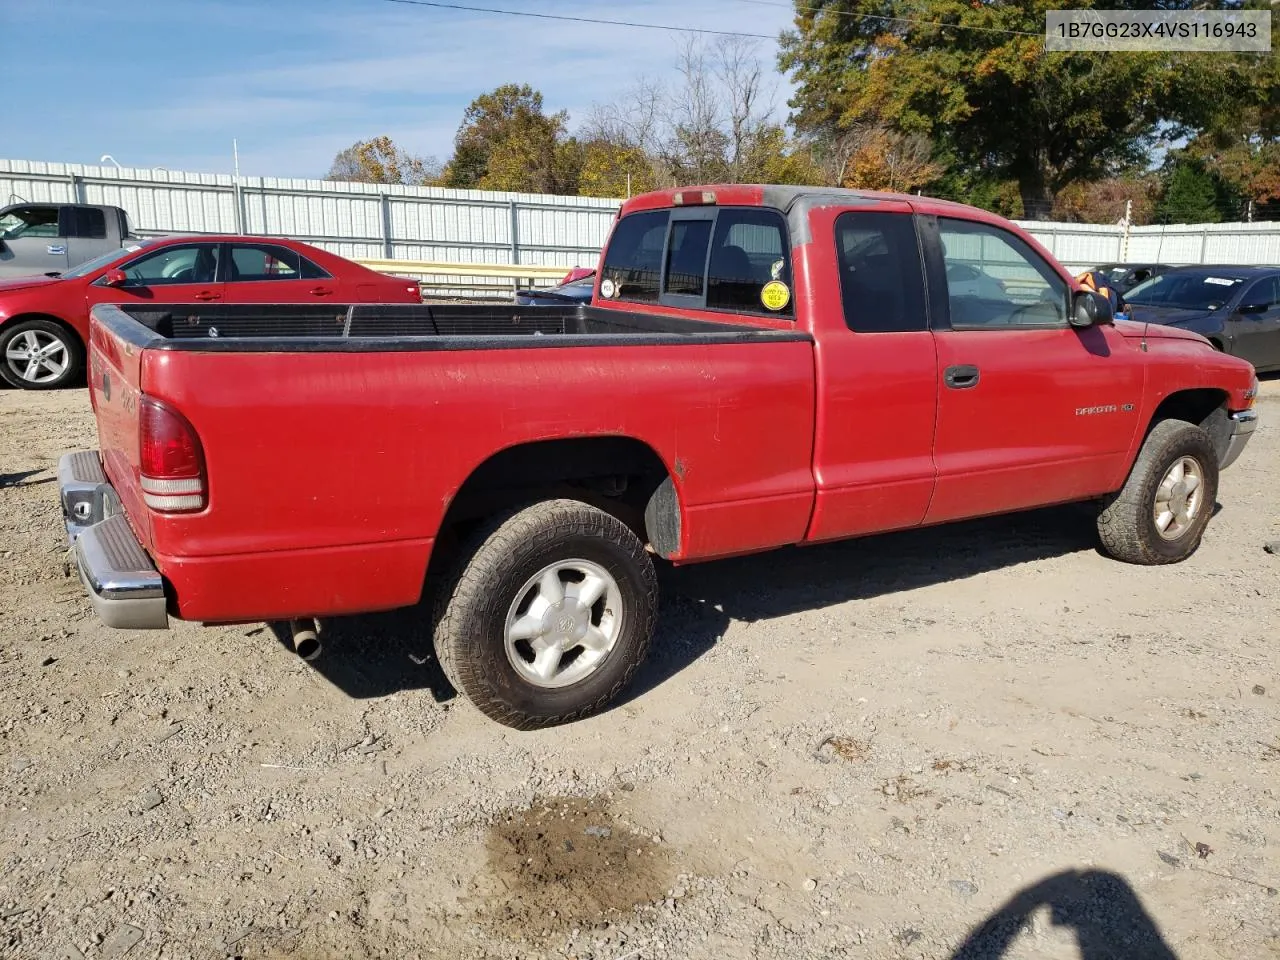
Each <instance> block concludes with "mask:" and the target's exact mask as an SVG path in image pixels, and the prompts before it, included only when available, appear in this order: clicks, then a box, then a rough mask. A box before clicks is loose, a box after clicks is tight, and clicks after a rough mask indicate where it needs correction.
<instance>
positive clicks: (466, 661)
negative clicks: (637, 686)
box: [434, 500, 658, 730]
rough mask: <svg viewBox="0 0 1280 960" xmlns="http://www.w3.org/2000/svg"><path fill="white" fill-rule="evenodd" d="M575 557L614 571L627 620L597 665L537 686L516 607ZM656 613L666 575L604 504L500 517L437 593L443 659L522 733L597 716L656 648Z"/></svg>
mask: <svg viewBox="0 0 1280 960" xmlns="http://www.w3.org/2000/svg"><path fill="white" fill-rule="evenodd" d="M571 558H572V559H580V560H585V561H588V562H590V563H594V564H596V565H598V566H599V567H600V568H603V569H604V570H605V571H606V572H607V573H608V574H609V575H610V576H611V577H612V578H613V580H614V583H615V584H616V586H617V588H618V596H619V597H620V599H621V607H622V612H621V625H620V626H619V627H618V634H617V639H616V640H615V642H614V644H613V646H612V648H611V649H610V650H609V651H608V652H607V653H605V654H604V656H603V658H602V659H601V660H600V662H599V663H598V664H597V665H596V666H595V667H594V669H593V671H592V672H590V673H588V674H586V675H585V676H584V677H583V678H582V679H581V680H578V681H576V682H573V683H570V684H569V685H567V686H562V687H544V686H538V685H535V684H534V683H531V682H530V681H529V680H528V679H526V678H525V677H523V676H521V674H520V673H519V672H517V670H516V669H515V667H514V666H513V664H512V662H511V659H510V658H509V656H508V653H507V646H506V623H507V614H508V611H510V610H511V609H512V605H513V604H515V603H516V602H517V600H518V599H520V595H522V594H524V590H522V587H525V585H526V584H528V583H529V581H530V579H531V578H532V577H534V576H536V575H537V574H538V573H539V572H540V571H542V570H544V569H545V568H546V567H547V566H548V565H550V564H554V563H556V562H558V561H561V560H565V561H567V560H569V559H571ZM600 603H601V604H603V601H600ZM657 611H658V579H657V575H656V573H655V572H654V569H653V561H652V559H651V558H650V557H649V554H648V553H646V552H645V549H644V545H643V544H642V543H641V542H640V540H639V538H638V537H637V536H636V535H635V534H634V533H633V532H632V531H631V530H630V529H629V528H628V527H627V526H626V525H625V524H623V523H622V522H620V521H619V520H618V519H617V518H616V517H614V516H612V515H611V514H608V513H606V512H604V511H603V510H600V509H598V508H596V507H593V506H590V505H588V504H585V503H582V502H580V501H577V500H547V501H544V502H541V503H535V504H532V505H531V506H527V507H524V508H521V509H518V510H514V511H512V512H510V513H507V514H504V515H502V516H500V517H498V518H495V519H494V520H493V521H491V522H490V523H488V524H487V525H485V526H484V527H483V528H482V529H481V530H480V531H478V532H477V534H476V535H475V536H474V537H473V538H472V540H471V542H470V544H469V549H466V550H464V551H463V559H462V561H461V562H460V565H459V567H458V568H457V570H456V572H455V574H454V576H453V577H451V578H449V579H448V580H446V582H445V583H444V584H442V589H441V590H440V591H439V594H438V597H437V600H436V611H435V618H434V619H435V649H436V657H437V658H438V659H439V661H440V667H441V669H442V670H443V671H444V674H445V676H446V677H448V678H449V682H450V683H452V684H453V685H454V687H455V688H457V690H458V691H459V692H461V693H463V694H465V695H466V697H467V698H468V699H469V700H470V701H471V702H472V703H474V704H475V705H476V707H477V708H479V710H480V711H481V712H482V713H484V714H485V715H486V716H488V717H490V718H492V719H493V720H496V721H498V723H501V724H504V725H506V726H508V727H514V728H516V729H517V730H533V729H537V728H539V727H548V726H554V725H556V724H561V723H567V722H569V721H572V720H578V719H581V718H582V717H586V716H588V715H590V714H593V713H596V712H597V711H599V710H600V709H602V708H603V707H604V706H605V705H606V704H608V703H609V702H610V701H612V700H613V699H614V698H615V697H617V696H618V694H619V693H621V692H622V690H623V689H624V688H625V687H626V685H627V684H628V683H629V682H630V681H631V678H632V676H634V674H635V672H636V670H637V668H638V667H639V666H640V664H641V663H642V662H643V661H644V658H645V655H646V654H647V653H648V650H649V642H650V639H651V638H652V636H653V629H654V624H655V622H656V619H657Z"/></svg>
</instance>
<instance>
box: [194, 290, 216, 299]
mask: <svg viewBox="0 0 1280 960" xmlns="http://www.w3.org/2000/svg"><path fill="white" fill-rule="evenodd" d="M196 299H197V300H221V299H222V294H220V293H215V292H214V291H213V290H201V291H200V292H199V293H197V294H196Z"/></svg>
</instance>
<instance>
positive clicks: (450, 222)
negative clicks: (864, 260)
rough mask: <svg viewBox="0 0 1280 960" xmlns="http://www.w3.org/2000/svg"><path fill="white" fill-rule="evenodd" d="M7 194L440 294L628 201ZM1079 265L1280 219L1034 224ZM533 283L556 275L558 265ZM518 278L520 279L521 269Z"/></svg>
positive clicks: (83, 181) (390, 189) (1204, 245)
mask: <svg viewBox="0 0 1280 960" xmlns="http://www.w3.org/2000/svg"><path fill="white" fill-rule="evenodd" d="M0 200H3V202H5V203H10V202H15V201H16V200H32V201H37V200H43V201H56V202H63V203H66V202H80V203H110V204H115V205H117V206H120V207H123V208H124V209H125V210H127V211H128V212H129V217H130V219H131V220H132V222H133V224H134V227H135V228H136V229H137V231H138V232H139V233H144V234H146V233H173V232H184V233H251V234H268V235H281V236H290V237H296V238H297V239H299V240H305V241H307V242H310V243H314V244H316V245H317V246H320V247H324V248H325V249H328V250H332V251H334V252H335V253H338V254H341V255H343V256H346V257H351V258H353V259H362V260H416V261H431V262H448V263H457V264H459V265H460V266H459V269H458V271H457V272H452V271H451V272H448V273H438V274H431V275H424V276H423V280H424V281H425V283H426V285H427V286H428V287H429V288H431V290H432V292H435V293H445V294H455V295H460V294H466V293H477V292H478V293H490V294H497V293H501V292H503V291H507V292H509V291H510V290H511V286H512V282H513V278H511V277H506V276H482V275H475V274H468V273H467V272H466V271H467V269H469V268H472V267H473V265H476V264H489V265H514V264H522V265H528V266H540V267H546V266H557V267H564V268H566V269H567V268H569V267H573V266H594V265H595V262H596V260H597V258H598V256H599V252H600V248H601V246H602V245H603V243H604V241H605V238H606V237H607V235H608V232H609V228H610V226H611V224H612V222H613V218H614V215H615V214H616V212H617V209H618V204H619V201H617V200H601V199H595V198H590V197H558V196H548V195H542V194H526V193H489V192H483V191H478V190H449V189H445V188H442V187H405V186H397V185H390V184H368V183H340V182H334V181H329V180H287V179H277V178H274V177H240V178H238V179H237V178H235V177H232V176H230V175H228V174H201V173H185V172H181V171H174V170H142V169H128V168H123V169H118V168H115V167H94V166H83V165H81V164H72V163H42V162H36V161H24V160H0ZM1021 225H1022V226H1023V227H1024V228H1025V229H1027V230H1028V231H1029V232H1030V233H1031V234H1032V235H1034V236H1035V237H1036V238H1037V239H1039V240H1040V242H1041V243H1043V244H1044V245H1045V246H1046V247H1048V249H1049V250H1050V251H1051V252H1052V253H1053V254H1054V255H1055V256H1056V257H1057V258H1058V259H1059V260H1060V261H1062V263H1063V264H1065V265H1066V266H1067V267H1068V268H1070V269H1072V270H1078V269H1083V268H1085V267H1088V266H1092V265H1094V264H1098V263H1109V262H1125V261H1128V262H1155V263H1168V264H1175V265H1176V264H1184V263H1253V264H1280V223H1275V222H1272V223H1222V224H1194V225H1187V224H1174V225H1170V226H1146V227H1131V228H1126V227H1124V226H1122V225H1096V224H1080V223H1052V222H1046V221H1033V222H1023V223H1022V224H1021ZM536 273H538V274H541V276H533V275H531V276H530V277H529V278H528V279H529V282H530V283H547V282H550V278H549V277H548V276H547V273H548V272H547V271H545V270H540V271H536ZM515 279H516V280H517V282H518V281H519V279H520V278H515Z"/></svg>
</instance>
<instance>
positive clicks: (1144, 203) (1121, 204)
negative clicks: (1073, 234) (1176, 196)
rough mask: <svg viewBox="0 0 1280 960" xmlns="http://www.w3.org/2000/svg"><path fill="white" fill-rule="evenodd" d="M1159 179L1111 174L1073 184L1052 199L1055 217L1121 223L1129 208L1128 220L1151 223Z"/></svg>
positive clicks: (1136, 223) (1133, 222) (1074, 220)
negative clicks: (1106, 177)
mask: <svg viewBox="0 0 1280 960" xmlns="http://www.w3.org/2000/svg"><path fill="white" fill-rule="evenodd" d="M1159 190H1160V182H1159V180H1158V179H1157V178H1156V177H1154V176H1151V175H1145V176H1139V177H1111V178H1108V179H1106V180H1097V181H1094V182H1093V183H1073V184H1071V185H1070V186H1068V187H1065V188H1063V189H1062V190H1061V191H1059V192H1058V195H1057V196H1056V197H1055V198H1054V200H1053V219H1054V220H1065V221H1068V222H1070V223H1119V222H1120V221H1121V220H1123V219H1124V216H1125V211H1126V210H1128V211H1129V223H1131V224H1135V225H1141V224H1147V223H1150V222H1151V220H1152V217H1153V216H1154V214H1155V205H1156V197H1157V194H1158V193H1159Z"/></svg>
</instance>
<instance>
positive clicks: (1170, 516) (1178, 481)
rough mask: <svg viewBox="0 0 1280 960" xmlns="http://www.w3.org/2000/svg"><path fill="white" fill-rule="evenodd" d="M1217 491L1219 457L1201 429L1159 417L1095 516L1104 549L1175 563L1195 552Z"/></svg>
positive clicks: (1130, 558) (1133, 558)
mask: <svg viewBox="0 0 1280 960" xmlns="http://www.w3.org/2000/svg"><path fill="white" fill-rule="evenodd" d="M1217 495H1218V457H1217V453H1216V451H1215V450H1214V446H1213V440H1212V439H1211V438H1210V436H1209V434H1208V433H1206V432H1205V431H1204V430H1203V429H1202V428H1200V427H1198V426H1196V425H1195V424H1193V423H1187V422H1186V421H1184V420H1162V421H1161V422H1160V423H1158V424H1156V425H1155V427H1154V429H1152V431H1151V432H1150V433H1149V434H1148V435H1147V439H1146V441H1145V442H1144V443H1143V445H1142V449H1141V450H1140V451H1138V459H1137V460H1136V461H1135V462H1134V465H1133V469H1132V470H1131V471H1130V472H1129V479H1128V480H1127V481H1125V485H1124V487H1123V488H1122V489H1121V490H1120V491H1119V492H1118V493H1115V494H1112V495H1111V496H1110V497H1108V498H1107V499H1106V500H1105V501H1104V502H1103V506H1102V510H1101V512H1100V513H1099V515H1098V535H1099V536H1100V538H1101V539H1102V546H1103V549H1104V550H1106V552H1107V553H1109V554H1110V555H1111V556H1113V557H1115V558H1116V559H1117V560H1123V561H1125V562H1127V563H1140V564H1146V565H1154V564H1161V563H1177V562H1179V561H1181V560H1185V559H1186V558H1187V557H1189V556H1191V554H1193V553H1195V551H1196V548H1197V547H1199V546H1200V538H1201V537H1202V536H1203V535H1204V528H1205V526H1206V525H1208V523H1209V517H1210V516H1211V515H1212V514H1213V508H1214V504H1215V502H1216V500H1217Z"/></svg>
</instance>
